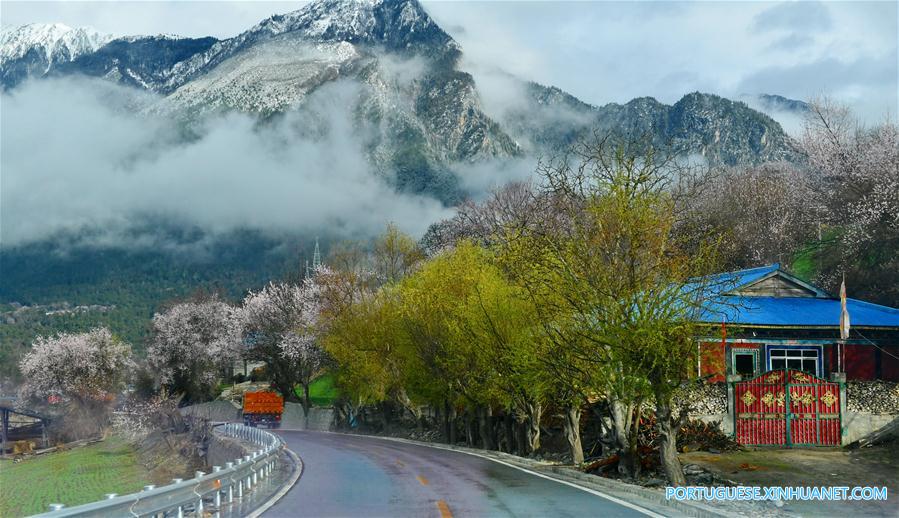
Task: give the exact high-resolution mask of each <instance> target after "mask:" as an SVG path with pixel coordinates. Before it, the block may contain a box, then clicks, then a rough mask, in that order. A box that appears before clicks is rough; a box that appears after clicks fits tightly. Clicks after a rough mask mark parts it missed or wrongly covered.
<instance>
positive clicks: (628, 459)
mask: <svg viewBox="0 0 899 518" xmlns="http://www.w3.org/2000/svg"><path fill="white" fill-rule="evenodd" d="M609 408H610V410H611V413H612V426H613V428H614V429H613V430H612V437H613V439H614V441H615V447H616V449H617V450H618V457H619V459H620V460H619V461H618V472H619V473H621V474H622V475H624V476H625V477H628V478H635V477H637V475H638V474H639V470H640V465H639V461H638V458H637V452H636V445H635V443H634V441H631V437H630V432H631V417H632V416H631V413H632V409H631V408H630V406H629V405H625V404H624V403H622V402H621V401H618V400H614V399H613V400H611V401H610V402H609Z"/></svg>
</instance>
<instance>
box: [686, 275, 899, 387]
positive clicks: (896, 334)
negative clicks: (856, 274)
mask: <svg viewBox="0 0 899 518" xmlns="http://www.w3.org/2000/svg"><path fill="white" fill-rule="evenodd" d="M707 280H708V281H709V282H708V284H709V286H711V288H709V289H711V290H712V292H711V293H712V294H711V296H708V297H707V300H706V302H705V304H704V305H703V307H702V310H701V314H700V316H699V317H698V319H699V320H700V321H702V322H705V323H708V324H709V328H708V329H709V331H708V335H707V336H703V337H700V338H699V349H700V350H699V352H700V354H699V355H698V361H697V362H698V363H697V370H698V371H699V374H700V376H702V377H706V378H707V379H709V381H712V382H716V381H724V380H725V378H726V376H727V375H730V374H739V375H741V376H742V378H743V379H747V378H751V377H754V376H757V375H760V374H762V373H764V372H766V371H769V370H772V369H796V370H801V371H805V372H807V373H809V374H813V375H815V376H817V377H819V378H830V377H831V374H832V373H837V372H843V373H845V375H846V379H849V380H852V379H883V380H891V381H899V309H896V308H890V307H886V306H881V305H878V304H872V303H869V302H865V301H861V300H856V299H852V298H849V299H847V309H848V313H849V317H850V321H851V329H850V334H849V339H848V340H846V341H845V343H841V342H840V311H841V307H840V299H839V297H835V296H833V295H831V294H829V293H827V292H826V291H824V290H822V289H821V288H819V287H816V286H813V285H812V284H809V283H808V282H805V281H803V280H802V279H799V278H798V277H796V276H794V275H791V274H789V273H787V272H785V271H784V270H782V269H781V268H780V265H779V264H772V265H768V266H762V267H759V268H751V269H747V270H740V271H736V272H729V273H722V274H718V275H715V276H712V277H710V278H708V279H707ZM847 281H848V283H847V288H848V291H849V292H850V293H851V279H847ZM838 344H839V346H838Z"/></svg>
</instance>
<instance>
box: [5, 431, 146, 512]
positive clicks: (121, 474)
mask: <svg viewBox="0 0 899 518" xmlns="http://www.w3.org/2000/svg"><path fill="white" fill-rule="evenodd" d="M147 479H148V474H147V471H146V470H145V469H144V467H143V466H142V465H141V464H140V462H138V458H137V454H136V453H135V451H134V449H133V448H132V447H131V446H130V445H129V444H128V443H127V442H126V441H124V440H123V439H120V438H115V437H113V438H109V439H107V440H105V441H103V442H100V443H97V444H91V445H89V446H83V447H81V448H73V449H71V450H68V451H63V452H59V453H49V454H45V455H41V456H37V457H33V458H31V459H28V460H25V461H23V462H19V463H17V464H14V463H13V462H12V461H11V460H2V461H0V516H2V517H4V518H6V517H14V516H26V515H30V514H35V513H39V512H43V511H48V510H49V509H48V507H47V505H48V504H51V503H61V504H65V505H66V506H67V507H70V506H73V505H78V504H84V503H87V502H92V501H94V500H99V499H101V498H103V496H104V495H105V494H106V493H118V494H126V493H132V492H134V491H139V490H140V489H141V488H142V487H143V486H144V485H145V484H147V483H148V482H147Z"/></svg>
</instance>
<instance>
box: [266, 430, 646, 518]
mask: <svg viewBox="0 0 899 518" xmlns="http://www.w3.org/2000/svg"><path fill="white" fill-rule="evenodd" d="M279 433H280V435H281V436H282V437H283V438H284V440H285V441H286V442H287V445H288V446H289V447H290V448H291V449H292V450H293V451H294V452H296V453H297V455H299V456H300V458H301V459H302V460H303V476H302V478H301V479H300V481H299V482H298V483H297V484H296V485H295V486H294V487H293V488H292V489H291V490H290V491H289V492H288V493H287V494H286V495H285V496H284V497H283V498H282V499H281V500H279V501H278V503H276V504H275V505H274V507H272V508H271V509H269V510H268V511H267V512H266V513H265V514H264V515H263V516H265V517H269V518H281V517H295V516H297V517H303V516H309V517H317V518H319V517H332V516H339V517H350V516H352V517H357V516H358V517H364V518H375V517H407V516H409V517H419V516H421V517H426V516H433V517H440V518H451V517H463V516H491V517H492V516H534V517H544V516H546V517H564V516H571V517H578V518H582V517H586V516H614V517H618V516H622V517H625V516H627V517H630V516H646V515H645V514H643V513H641V512H640V511H639V510H638V508H634V507H627V506H626V505H622V504H619V503H616V502H613V501H611V500H608V499H606V498H603V497H601V496H598V495H596V494H592V493H589V492H586V491H582V490H580V489H577V488H575V487H571V486H568V485H565V484H562V483H559V482H557V481H554V480H549V479H546V478H542V477H539V476H537V475H533V474H530V473H527V472H525V471H522V470H519V469H516V468H514V467H511V466H507V465H503V464H500V463H498V462H494V461H492V460H489V459H485V458H482V457H477V456H473V455H468V454H465V453H459V452H455V451H449V450H441V449H436V448H428V447H426V446H419V445H415V444H407V443H401V442H394V441H385V440H381V439H377V438H371V437H361V436H354V435H344V434H337V433H326V432H288V431H283V432H279Z"/></svg>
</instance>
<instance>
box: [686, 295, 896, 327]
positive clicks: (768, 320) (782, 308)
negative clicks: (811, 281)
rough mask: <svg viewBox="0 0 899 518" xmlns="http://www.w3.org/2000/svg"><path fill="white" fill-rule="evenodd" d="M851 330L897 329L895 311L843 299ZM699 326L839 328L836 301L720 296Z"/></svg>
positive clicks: (838, 305)
mask: <svg viewBox="0 0 899 518" xmlns="http://www.w3.org/2000/svg"><path fill="white" fill-rule="evenodd" d="M846 309H847V310H848V311H849V320H850V322H851V323H852V326H862V327H895V328H899V309H895V308H890V307H887V306H880V305H878V304H872V303H870V302H864V301H861V300H856V299H846ZM700 321H703V322H715V323H718V322H722V321H725V322H727V323H729V324H730V323H734V324H745V325H768V326H819V327H839V326H840V299H831V298H814V297H743V296H735V295H723V296H719V297H715V298H713V299H712V300H710V301H709V302H707V303H706V304H705V309H704V311H703V313H702V315H701V317H700Z"/></svg>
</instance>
